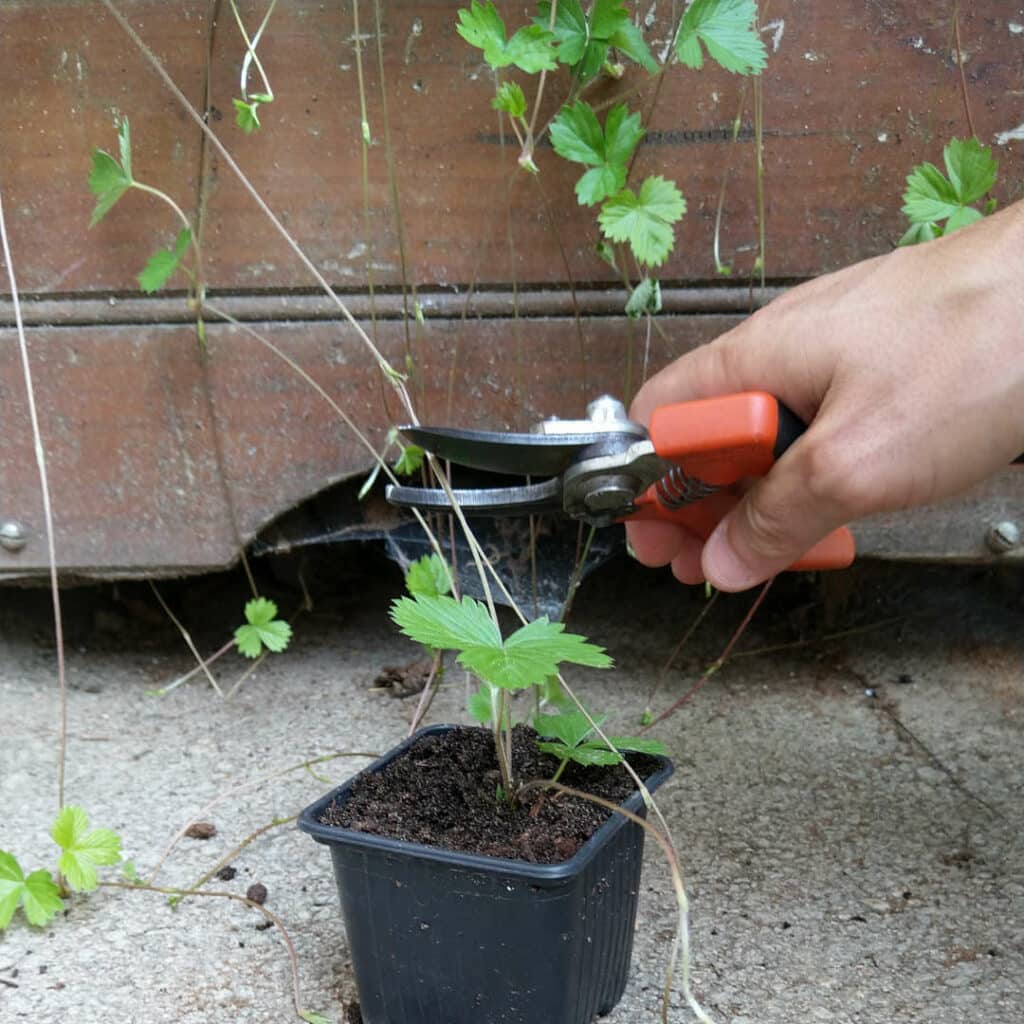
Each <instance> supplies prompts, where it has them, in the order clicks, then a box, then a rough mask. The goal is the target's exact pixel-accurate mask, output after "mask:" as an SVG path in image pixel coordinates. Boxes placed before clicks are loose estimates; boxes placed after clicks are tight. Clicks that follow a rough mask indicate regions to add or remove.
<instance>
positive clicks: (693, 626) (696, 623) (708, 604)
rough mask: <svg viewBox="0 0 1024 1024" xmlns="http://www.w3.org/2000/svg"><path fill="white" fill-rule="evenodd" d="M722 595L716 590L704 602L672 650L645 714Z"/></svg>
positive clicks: (648, 698) (660, 673)
mask: <svg viewBox="0 0 1024 1024" xmlns="http://www.w3.org/2000/svg"><path fill="white" fill-rule="evenodd" d="M720 593H721V591H720V590H715V591H713V592H712V594H711V597H710V598H708V600H706V601H705V602H704V605H703V607H702V608H701V610H700V612H699V613H698V615H697V617H696V618H695V619H694V620H693V622H691V623H690V625H689V627H688V628H687V630H686V632H685V633H683V636H682V639H681V640H680V641H679V643H677V644H676V645H675V647H674V648H673V649H672V653H671V654H670V655H669V656H668V658H666V659H665V664H664V665H662V666H661V671H660V672H659V673H658V678H657V680H656V681H655V683H654V686H653V687H652V689H651V692H650V693H649V694H648V695H647V706H646V708H645V709H644V710H645V712H647V713H649V712H650V710H651V705H652V704H653V703H654V698H655V697H656V696H657V694H658V690H659V689H661V685H662V683H664V681H665V678H666V677H667V676H668V672H669V669H671V668H672V665H673V664H674V663H675V660H676V658H678V657H679V655H680V653H681V652H682V650H683V648H684V647H686V645H687V643H689V641H690V637H692V636H693V634H694V633H696V632H697V629H698V628H699V627H700V624H701V623H702V622H703V621H704V619H705V618H706V617H707V614H708V612H710V611H711V609H712V608H713V607H714V604H715V602H716V601H717V600H718V595H719V594H720Z"/></svg>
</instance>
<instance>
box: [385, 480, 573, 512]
mask: <svg viewBox="0 0 1024 1024" xmlns="http://www.w3.org/2000/svg"><path fill="white" fill-rule="evenodd" d="M452 493H453V494H454V495H455V500H456V501H457V502H458V503H459V505H460V506H461V507H462V509H463V511H464V512H465V513H466V515H470V516H488V515H491V516H508V515H522V516H528V515H538V514H540V513H543V512H561V511H562V481H561V479H560V478H558V477H556V478H555V479H553V480H545V481H543V482H542V483H539V484H524V485H523V486H521V487H488V488H483V489H480V488H473V489H469V490H454V491H452ZM385 496H386V497H387V500H388V502H389V503H390V504H392V505H397V506H399V507H400V508H418V509H420V510H422V511H424V512H450V511H451V509H452V503H451V502H450V501H449V500H448V495H447V494H445V492H444V491H442V490H441V489H440V488H437V487H401V486H395V485H394V484H391V485H389V486H388V488H387V490H386V491H385Z"/></svg>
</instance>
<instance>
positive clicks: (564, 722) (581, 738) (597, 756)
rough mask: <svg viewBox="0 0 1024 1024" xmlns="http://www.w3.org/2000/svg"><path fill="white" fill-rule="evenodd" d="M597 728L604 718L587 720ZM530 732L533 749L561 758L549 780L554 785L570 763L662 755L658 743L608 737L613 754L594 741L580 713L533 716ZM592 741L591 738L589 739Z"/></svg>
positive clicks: (603, 762) (618, 761)
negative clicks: (534, 736)
mask: <svg viewBox="0 0 1024 1024" xmlns="http://www.w3.org/2000/svg"><path fill="white" fill-rule="evenodd" d="M591 717H592V718H593V719H594V722H596V723H597V726H598V728H600V727H601V726H602V725H604V722H605V719H606V718H607V717H608V716H607V715H597V716H593V715H592V716H591ZM533 728H534V730H535V731H536V733H537V735H538V736H540V737H541V739H538V740H537V747H538V748H539V749H540V750H543V751H544V752H545V753H547V754H554V756H555V757H558V758H561V764H560V765H559V766H558V770H557V771H556V772H555V774H554V775H553V776H552V777H551V781H552V782H557V781H558V780H559V779H560V778H561V777H562V773H563V772H564V771H565V769H566V767H567V765H568V764H569V762H570V761H572V762H575V763H576V764H581V765H614V764H621V763H622V761H623V759H624V754H625V753H627V752H634V753H639V754H664V753H665V745H664V744H663V743H661V742H660V741H658V740H646V739H643V738H642V737H639V736H609V737H608V741H609V743H611V745H612V747H614V748H615V749H614V750H611V749H609V747H608V745H607V744H606V743H605V742H604V740H602V739H600V738H598V737H596V735H595V733H594V726H593V725H591V724H590V722H589V721H588V720H587V716H586V715H585V714H584V713H583V712H582V711H563V712H562V713H561V714H559V715H536V716H535V717H534V720H533ZM591 737H594V738H591Z"/></svg>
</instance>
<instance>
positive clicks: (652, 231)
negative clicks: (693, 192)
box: [598, 175, 686, 266]
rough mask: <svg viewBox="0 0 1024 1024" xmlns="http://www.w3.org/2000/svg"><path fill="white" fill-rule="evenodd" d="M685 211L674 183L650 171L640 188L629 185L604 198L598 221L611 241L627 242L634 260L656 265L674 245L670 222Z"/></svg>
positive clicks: (665, 257)
mask: <svg viewBox="0 0 1024 1024" xmlns="http://www.w3.org/2000/svg"><path fill="white" fill-rule="evenodd" d="M685 212H686V200H685V199H684V198H683V196H682V193H681V192H680V191H679V189H678V188H676V186H675V184H674V183H673V182H671V181H668V180H667V179H665V178H662V177H661V176H660V175H653V176H652V177H650V178H648V179H647V180H646V181H644V183H643V185H641V186H640V191H639V193H637V194H634V193H633V191H632V190H631V189H628V188H624V189H622V191H621V192H619V193H617V194H616V195H614V196H612V197H611V198H610V199H607V200H605V202H604V205H603V206H602V207H601V212H600V214H599V215H598V222H599V223H600V225H601V230H602V231H603V232H604V233H605V236H606V237H607V238H609V239H610V240H611V241H613V242H629V245H630V248H631V249H632V250H633V255H634V256H635V257H636V259H637V262H638V263H640V264H641V265H643V266H658V265H659V264H661V263H664V262H665V260H666V259H667V258H668V255H669V253H670V252H671V251H672V247H673V246H674V245H675V231H674V230H673V227H672V226H673V224H675V223H676V221H678V220H679V218H680V217H682V216H683V214H684V213H685Z"/></svg>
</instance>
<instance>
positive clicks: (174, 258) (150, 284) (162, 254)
mask: <svg viewBox="0 0 1024 1024" xmlns="http://www.w3.org/2000/svg"><path fill="white" fill-rule="evenodd" d="M191 244H192V232H191V231H190V230H189V229H188V228H182V229H181V231H179V232H178V238H177V240H176V241H175V243H174V248H173V249H158V250H157V251H156V252H155V253H153V255H152V256H150V257H149V260H148V262H147V263H146V266H145V267H144V268H143V269H142V272H141V273H140V274H139V287H140V288H141V289H142V290H143V291H144V292H145V293H146V294H147V295H152V293H153V292H156V291H159V290H160V289H161V288H163V286H164V285H165V284H167V282H168V281H169V280H170V278H171V275H172V274H173V273H174V272H175V270H177V269H178V266H179V265H180V264H181V260H182V257H183V256H184V255H185V253H186V252H187V251H188V247H189V246H190V245H191Z"/></svg>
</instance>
